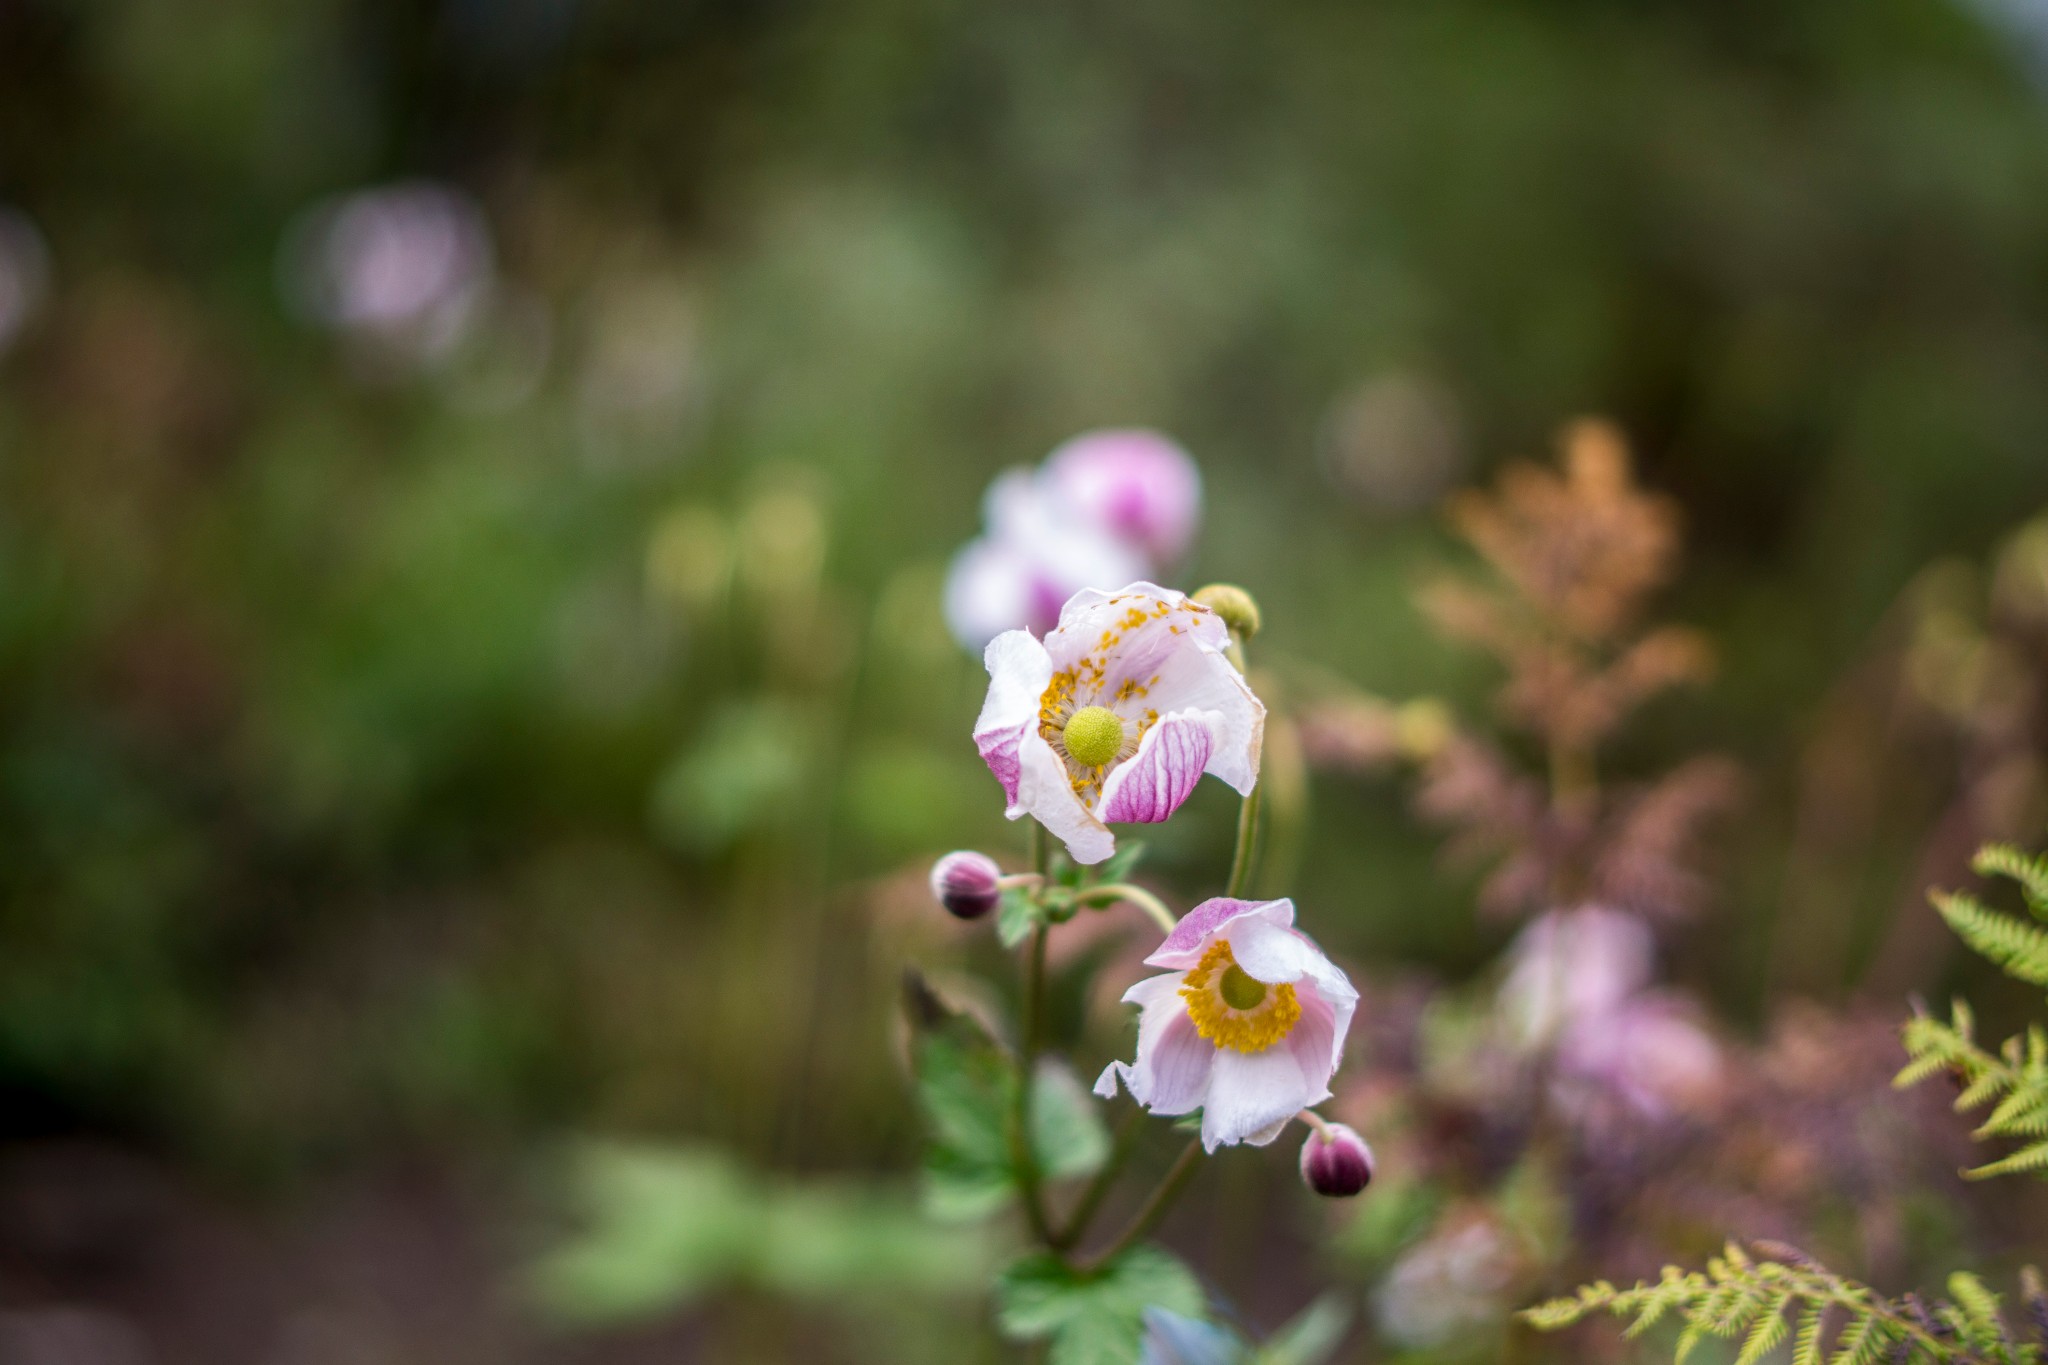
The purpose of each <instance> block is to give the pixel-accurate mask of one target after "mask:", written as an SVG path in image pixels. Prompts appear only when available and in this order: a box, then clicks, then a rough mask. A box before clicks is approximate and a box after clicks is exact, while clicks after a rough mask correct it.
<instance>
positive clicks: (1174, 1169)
mask: <svg viewBox="0 0 2048 1365" xmlns="http://www.w3.org/2000/svg"><path fill="white" fill-rule="evenodd" d="M1201 1160H1202V1140H1201V1139H1200V1138H1198V1137H1197V1138H1190V1139H1188V1145H1187V1146H1185V1147H1183V1148H1181V1153H1180V1155H1179V1156H1178V1157H1176V1158H1175V1159H1174V1163H1173V1165H1172V1166H1171V1167H1170V1168H1169V1169H1168V1170H1167V1172H1166V1175H1165V1178H1164V1179H1162V1180H1161V1181H1160V1182H1159V1185H1158V1188H1156V1189H1154V1190H1153V1191H1152V1194H1151V1196H1150V1197H1149V1198H1147V1199H1146V1200H1145V1203H1144V1206H1143V1207H1142V1208H1140V1209H1139V1210H1138V1212H1137V1213H1136V1214H1135V1215H1133V1217H1132V1218H1131V1221H1130V1222H1129V1223H1127V1224H1125V1225H1124V1230H1123V1231H1122V1232H1119V1233H1118V1234H1117V1235H1116V1236H1115V1238H1113V1239H1112V1240H1111V1241H1110V1243H1109V1245H1108V1246H1106V1247H1104V1248H1102V1250H1100V1251H1098V1252H1096V1253H1095V1254H1094V1255H1093V1256H1090V1257H1088V1258H1086V1259H1085V1260H1082V1261H1078V1262H1076V1263H1075V1266H1074V1268H1075V1269H1076V1270H1078V1271H1080V1272H1081V1273H1082V1274H1084V1275H1085V1274H1093V1273H1094V1272H1096V1271H1098V1270H1100V1269H1102V1268H1103V1267H1104V1266H1106V1265H1108V1264H1109V1263H1110V1262H1111V1261H1114V1260H1115V1259H1116V1258H1117V1257H1119V1256H1121V1255H1123V1254H1124V1253H1125V1252H1126V1251H1129V1250H1130V1249H1131V1248H1132V1247H1133V1246H1134V1245H1136V1244H1137V1243H1138V1242H1140V1241H1142V1240H1143V1239H1144V1238H1145V1236H1146V1235H1147V1234H1148V1233H1150V1232H1151V1231H1152V1229H1153V1228H1154V1227H1155V1226H1157V1225H1158V1223H1159V1220H1160V1219H1161V1218H1164V1217H1165V1216H1166V1211H1167V1210H1168V1209H1170V1208H1172V1207H1173V1201H1174V1200H1175V1199H1177V1198H1179V1197H1180V1192H1181V1190H1182V1189H1183V1188H1184V1187H1185V1186H1186V1185H1187V1183H1188V1180H1189V1179H1190V1178H1191V1177H1192V1176H1193V1175H1194V1173H1195V1168H1196V1167H1197V1166H1199V1165H1200V1164H1201Z"/></svg>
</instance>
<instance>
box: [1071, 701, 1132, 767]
mask: <svg viewBox="0 0 2048 1365" xmlns="http://www.w3.org/2000/svg"><path fill="white" fill-rule="evenodd" d="M1061 737H1062V738H1063V739H1065V741H1066V745H1067V752H1068V753H1069V754H1071V755H1073V759H1074V761H1075V762H1076V763H1079V764H1080V765H1081V766H1082V767H1084V768H1100V767H1101V766H1102V765H1103V764H1105V763H1107V762H1109V761H1110V760H1111V759H1112V758H1115V757H1116V756H1117V754H1118V753H1120V752H1122V750H1123V747H1124V723H1123V722H1122V721H1121V720H1118V719H1117V714H1116V712H1114V711H1112V710H1110V709H1109V708H1108V707H1107V706H1084V707H1082V708H1081V709H1080V710H1078V711H1076V712H1075V713H1074V714H1073V717H1072V718H1071V719H1070V720H1068V721H1067V728H1066V730H1065V731H1064V732H1063V734H1062V736H1061Z"/></svg>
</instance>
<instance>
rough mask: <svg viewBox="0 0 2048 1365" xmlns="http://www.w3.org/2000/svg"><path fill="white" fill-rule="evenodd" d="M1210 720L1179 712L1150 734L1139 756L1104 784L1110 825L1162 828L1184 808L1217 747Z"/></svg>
mask: <svg viewBox="0 0 2048 1365" xmlns="http://www.w3.org/2000/svg"><path fill="white" fill-rule="evenodd" d="M1211 726H1212V722H1211V717H1210V716H1209V715H1204V714H1200V713H1195V712H1176V713H1175V714H1173V715H1170V716H1168V717H1166V718H1165V719H1164V720H1162V721H1160V722H1159V723H1158V724H1157V725H1155V726H1153V727H1152V728H1151V729H1150V730H1148V731H1146V732H1145V738H1144V739H1143V740H1142V741H1140V743H1139V744H1138V752H1137V753H1135V754H1133V755H1131V757H1130V758H1129V759H1128V760H1127V761H1125V762H1124V763H1122V764H1121V765H1119V766H1118V767H1117V769H1116V771H1115V772H1113V773H1111V774H1110V775H1109V780H1108V781H1107V782H1104V783H1103V784H1102V801H1101V803H1100V805H1099V806H1098V810H1099V812H1100V815H1101V818H1102V819H1103V820H1104V821H1117V822H1125V821H1128V822H1131V823H1134V824H1157V823H1159V822H1160V821H1162V820H1164V819H1166V818H1167V817H1168V816H1170V815H1172V814H1173V813H1174V812H1175V811H1176V810H1179V809H1180V805H1181V802H1183V801H1185V800H1187V799H1188V794H1189V793H1191V792H1192V791H1194V789H1195V784H1196V783H1197V782H1200V781H1201V780H1202V769H1203V767H1204V766H1205V765H1206V764H1207V763H1208V762H1209V755H1210V754H1211V753H1212V752H1213V751H1214V749H1215V747H1216V740H1215V735H1214V733H1213V730H1212V728H1211Z"/></svg>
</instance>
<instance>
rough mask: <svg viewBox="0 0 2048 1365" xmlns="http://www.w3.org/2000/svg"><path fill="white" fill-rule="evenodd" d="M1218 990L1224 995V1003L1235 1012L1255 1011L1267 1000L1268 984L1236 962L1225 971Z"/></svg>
mask: <svg viewBox="0 0 2048 1365" xmlns="http://www.w3.org/2000/svg"><path fill="white" fill-rule="evenodd" d="M1216 989H1217V990H1218V991H1219V992H1221V993H1222V996H1223V1003H1224V1004H1226V1005H1228V1006H1230V1008H1232V1009H1234V1010H1255V1009H1257V1008H1258V1007H1259V1005H1260V1003H1261V1002H1262V1001H1264V1000H1265V998H1266V983H1265V982H1263V981H1261V980H1259V979H1258V978H1257V977H1255V976H1252V975H1250V974H1249V973H1247V972H1246V971H1245V969H1244V968H1242V967H1240V966H1238V965H1237V964H1236V963H1234V962H1233V963H1231V964H1230V966H1228V967H1227V968H1225V969H1224V972H1223V981H1222V983H1221V984H1220V985H1219V986H1217V988H1216Z"/></svg>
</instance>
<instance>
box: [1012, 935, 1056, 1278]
mask: <svg viewBox="0 0 2048 1365" xmlns="http://www.w3.org/2000/svg"><path fill="white" fill-rule="evenodd" d="M1045 939H1046V926H1045V925H1044V923H1042V922H1041V923H1040V924H1039V926H1038V927H1037V928H1036V929H1035V930H1033V931H1032V934H1031V947H1030V949H1029V950H1028V951H1027V952H1026V954H1025V957H1024V998H1023V1001H1022V1002H1021V1004H1020V1006H1019V1010H1018V1026H1017V1097H1016V1103H1015V1106H1014V1107H1013V1109H1012V1110H1011V1114H1010V1161H1011V1164H1012V1165H1014V1166H1015V1167H1016V1168H1017V1193H1018V1195H1019V1196H1020V1197H1021V1198H1022V1199H1023V1202H1024V1218H1025V1221H1026V1222H1028V1223H1030V1225H1031V1235H1032V1236H1033V1237H1035V1238H1037V1239H1038V1240H1039V1241H1041V1242H1044V1243H1046V1244H1047V1245H1048V1246H1049V1245H1051V1244H1052V1224H1051V1222H1050V1221H1048V1220H1047V1218H1046V1216H1045V1191H1044V1188H1043V1184H1042V1181H1041V1179H1040V1176H1039V1172H1038V1153H1037V1151H1036V1150H1035V1146H1034V1144H1033V1143H1032V1141H1031V1089H1032V1082H1033V1081H1035V1080H1036V1079H1037V1077H1038V1018H1039V1013H1040V1009H1039V1005H1040V997H1041V996H1042V995H1043V993H1044V988H1045Z"/></svg>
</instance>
